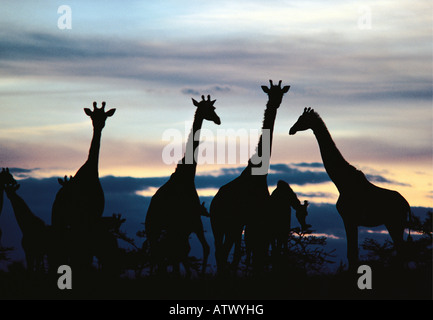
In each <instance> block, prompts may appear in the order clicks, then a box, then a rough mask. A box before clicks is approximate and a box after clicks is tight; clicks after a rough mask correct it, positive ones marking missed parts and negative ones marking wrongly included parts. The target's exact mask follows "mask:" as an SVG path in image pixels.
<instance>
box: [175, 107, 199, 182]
mask: <svg viewBox="0 0 433 320" xmlns="http://www.w3.org/2000/svg"><path fill="white" fill-rule="evenodd" d="M202 125H203V118H202V117H201V116H199V115H198V109H197V111H196V113H195V115H194V122H193V124H192V129H191V132H190V134H189V136H188V141H187V142H186V148H185V155H184V156H183V158H182V160H181V161H180V162H179V163H178V165H177V166H176V171H175V174H176V175H177V176H179V175H181V176H182V177H183V178H185V177H186V178H192V179H194V178H195V173H196V169H197V159H196V158H197V154H198V146H199V144H200V130H201V127H202Z"/></svg>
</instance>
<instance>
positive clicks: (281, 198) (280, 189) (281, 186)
mask: <svg viewBox="0 0 433 320" xmlns="http://www.w3.org/2000/svg"><path fill="white" fill-rule="evenodd" d="M308 205H309V202H308V201H307V200H305V201H304V203H303V204H302V203H301V201H299V199H298V197H297V195H296V193H295V192H294V191H293V190H292V188H291V187H290V185H289V184H288V183H287V182H286V181H283V180H280V181H278V183H277V188H276V189H275V190H274V191H273V192H272V194H271V196H270V208H271V210H270V211H269V215H270V217H269V219H268V220H267V222H265V224H266V225H267V230H268V234H269V240H270V243H271V247H272V254H273V255H274V254H276V255H280V254H282V253H283V252H284V250H286V249H287V244H288V239H289V234H290V230H291V227H292V222H291V208H293V209H295V212H296V214H295V215H296V219H297V220H298V222H299V224H300V225H301V229H302V230H306V229H308V228H309V227H311V225H309V224H307V223H306V217H307V215H308V212H307V207H308Z"/></svg>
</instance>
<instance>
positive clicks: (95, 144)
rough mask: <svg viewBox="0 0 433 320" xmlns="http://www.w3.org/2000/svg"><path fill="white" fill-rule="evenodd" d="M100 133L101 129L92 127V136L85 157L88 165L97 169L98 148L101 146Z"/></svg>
mask: <svg viewBox="0 0 433 320" xmlns="http://www.w3.org/2000/svg"><path fill="white" fill-rule="evenodd" d="M101 135H102V130H99V129H93V137H92V142H91V144H90V149H89V156H88V158H87V164H88V165H90V167H91V168H93V169H95V170H96V171H97V170H98V163H99V149H100V147H101Z"/></svg>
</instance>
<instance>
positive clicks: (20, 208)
mask: <svg viewBox="0 0 433 320" xmlns="http://www.w3.org/2000/svg"><path fill="white" fill-rule="evenodd" d="M8 198H9V200H10V202H11V204H12V208H13V210H14V214H15V218H16V219H17V223H18V226H19V227H20V229H21V231H22V232H23V233H24V232H26V230H28V229H29V228H31V227H32V222H33V221H34V219H35V215H34V214H33V213H32V212H31V210H30V208H29V207H28V205H27V204H26V202H25V201H24V200H23V199H22V198H21V197H20V196H19V195H17V194H16V193H15V192H13V193H11V194H8Z"/></svg>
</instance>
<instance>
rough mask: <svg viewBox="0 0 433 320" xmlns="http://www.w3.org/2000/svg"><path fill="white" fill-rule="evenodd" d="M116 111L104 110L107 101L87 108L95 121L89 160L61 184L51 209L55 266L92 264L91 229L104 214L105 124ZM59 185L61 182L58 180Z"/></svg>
mask: <svg viewBox="0 0 433 320" xmlns="http://www.w3.org/2000/svg"><path fill="white" fill-rule="evenodd" d="M115 111H116V109H110V110H108V111H105V102H102V107H101V108H97V105H96V102H94V103H93V110H90V109H88V108H85V109H84V112H85V113H86V115H88V116H89V117H90V118H91V119H92V126H93V137H92V141H91V144H90V149H89V155H88V158H87V161H86V162H85V163H84V164H83V165H82V166H81V167H80V169H79V170H78V171H77V172H76V174H75V175H74V177H72V178H71V179H70V180H69V181H66V179H65V182H64V183H61V185H62V187H61V188H60V190H59V191H58V192H57V194H56V198H55V200H54V203H53V207H52V216H51V223H52V227H53V232H54V234H55V238H56V239H57V240H56V243H55V246H56V249H55V250H54V252H56V253H54V254H53V259H55V260H54V261H55V262H54V263H53V264H54V265H58V264H63V263H74V264H76V265H77V266H78V267H77V268H79V269H86V268H88V267H89V266H90V264H91V262H92V252H91V247H92V245H91V243H89V241H90V239H92V229H93V228H94V227H95V224H96V223H97V222H98V220H99V219H100V218H101V216H102V214H103V211H104V203H105V199H104V192H103V190H102V186H101V183H100V181H99V172H98V165H99V150H100V145H101V135H102V129H103V128H104V126H105V121H106V120H107V118H108V117H111V116H112V115H113V114H114V112H115ZM59 182H60V181H59Z"/></svg>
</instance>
